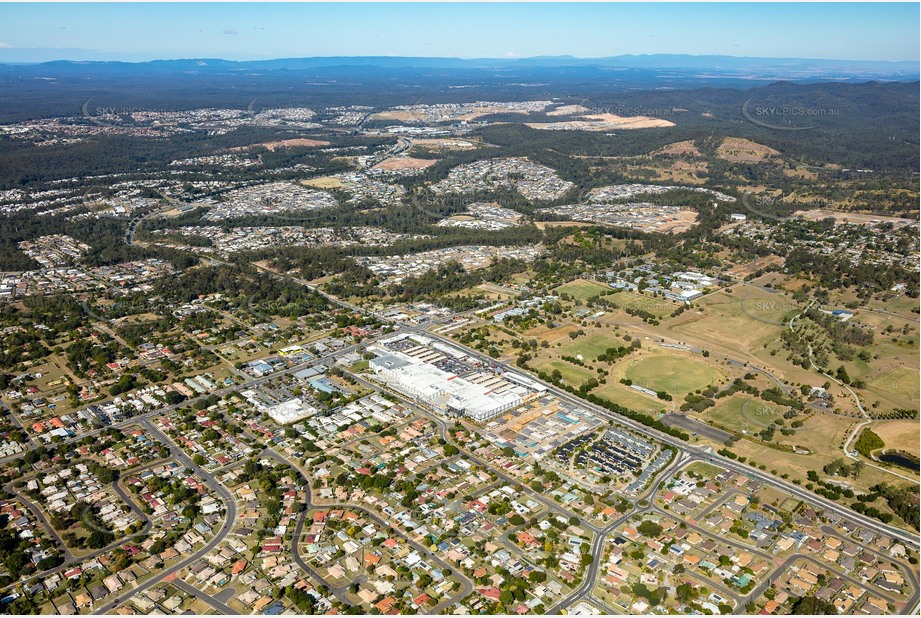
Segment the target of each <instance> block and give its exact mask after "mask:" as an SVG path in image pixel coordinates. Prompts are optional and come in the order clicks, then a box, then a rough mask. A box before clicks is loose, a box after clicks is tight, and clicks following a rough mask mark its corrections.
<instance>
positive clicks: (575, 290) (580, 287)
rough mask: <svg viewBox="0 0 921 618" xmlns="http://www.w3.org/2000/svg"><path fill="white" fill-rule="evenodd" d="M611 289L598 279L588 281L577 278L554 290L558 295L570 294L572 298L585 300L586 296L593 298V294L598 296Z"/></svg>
mask: <svg viewBox="0 0 921 618" xmlns="http://www.w3.org/2000/svg"><path fill="white" fill-rule="evenodd" d="M610 291H611V288H609V287H608V286H606V285H604V284H603V283H598V282H596V281H586V280H585V279H576V280H575V281H570V282H569V283H564V284H563V285H561V286H560V287H558V288H554V290H553V292H554V293H555V294H557V295H559V294H568V295H569V296H570V297H571V298H575V299H578V300H585V299H586V298H591V297H592V296H598V295H599V294H601V293H602V292H610Z"/></svg>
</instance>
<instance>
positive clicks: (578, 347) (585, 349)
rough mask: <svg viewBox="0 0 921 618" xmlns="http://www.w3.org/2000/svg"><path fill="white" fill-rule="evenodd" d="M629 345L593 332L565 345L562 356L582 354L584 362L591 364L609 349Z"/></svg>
mask: <svg viewBox="0 0 921 618" xmlns="http://www.w3.org/2000/svg"><path fill="white" fill-rule="evenodd" d="M628 345H630V344H628V343H627V342H626V341H624V340H623V339H621V338H620V337H616V336H614V335H613V334H610V335H608V334H604V333H597V332H594V331H592V332H588V334H586V335H583V336H581V337H579V338H578V339H576V340H575V341H573V342H572V343H567V344H564V345H563V347H562V348H560V354H561V355H562V356H578V355H579V354H581V355H582V357H583V360H585V362H589V361H594V360H595V359H597V358H598V356H599V355H600V354H602V353H604V351H605V350H607V349H608V348H616V347H620V346H628Z"/></svg>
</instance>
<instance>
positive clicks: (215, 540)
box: [93, 420, 237, 614]
mask: <svg viewBox="0 0 921 618" xmlns="http://www.w3.org/2000/svg"><path fill="white" fill-rule="evenodd" d="M142 423H143V424H144V425H145V427H146V428H147V430H148V431H150V433H151V434H153V435H155V436H156V437H157V439H158V440H160V442H161V443H162V444H164V445H167V446H169V447H170V451H171V452H172V453H173V457H174V458H175V459H176V460H178V461H179V462H180V463H182V464H183V465H184V466H185V467H187V468H189V469H191V470H193V471H194V472H195V474H196V475H198V476H199V477H200V478H201V479H202V480H203V481H204V482H205V483H206V484H207V486H208V487H209V488H210V489H212V490H213V491H214V492H216V493H217V494H218V496H220V498H221V500H222V501H223V502H224V507H225V511H224V521H223V524H222V525H221V528H220V530H219V531H218V532H217V533H216V534H215V535H214V536H213V537H212V538H211V540H210V541H208V542H207V543H206V544H205V545H204V547H202V548H201V549H199V550H198V551H196V552H194V553H192V554H191V555H189V557H188V558H185V559H184V560H181V561H180V562H178V563H176V564H174V565H173V566H172V567H170V568H169V569H164V570H163V571H161V572H159V573H157V574H156V575H155V576H153V577H151V578H150V579H148V580H146V581H144V582H143V583H141V584H139V585H138V586H136V587H135V588H133V589H132V590H131V591H130V596H134V595H136V594H140V593H141V592H143V591H145V590H147V589H149V588H152V587H153V586H156V585H157V584H159V583H160V582H162V581H163V580H164V579H165V578H166V577H168V576H170V575H172V574H174V573H179V572H180V571H182V570H183V569H185V568H187V567H189V566H191V565H193V564H195V563H196V562H198V561H199V560H201V558H202V557H204V556H205V555H207V554H208V552H210V551H211V550H213V549H214V548H215V547H217V546H218V545H220V544H221V543H222V542H223V541H224V539H225V538H227V535H228V534H230V531H231V530H232V529H233V526H234V523H235V522H236V520H237V505H236V502H234V499H233V495H231V493H230V491H229V490H228V489H227V488H226V487H224V485H222V484H221V483H220V482H218V480H217V479H216V478H214V476H213V475H212V474H210V473H208V472H207V471H205V470H203V469H202V468H200V467H199V466H197V465H196V464H195V463H194V462H193V461H192V460H191V458H189V457H188V456H187V455H186V454H185V453H184V452H183V450H182V449H181V448H180V447H179V446H178V445H176V444H175V443H174V442H173V441H172V440H171V439H170V438H169V437H168V436H167V435H166V434H164V433H163V432H162V431H160V430H159V429H157V428H156V427H154V426H153V424H152V423H150V422H149V421H147V420H144V421H142ZM177 580H178V578H177ZM128 592H129V591H126V593H128ZM123 600H124V599H122V598H121V597H119V598H117V599H113V600H112V601H110V602H108V603H106V604H105V605H103V606H101V607H99V608H97V609H96V610H95V611H94V612H93V614H105V613H108V612H110V611H112V610H113V609H115V608H116V607H118V606H119V605H120V604H121V602H122V601H123Z"/></svg>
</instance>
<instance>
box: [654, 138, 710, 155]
mask: <svg viewBox="0 0 921 618" xmlns="http://www.w3.org/2000/svg"><path fill="white" fill-rule="evenodd" d="M650 155H652V156H657V155H664V156H672V157H685V156H691V157H699V156H700V150H698V149H697V146H695V145H694V141H693V140H684V141H683V142H675V143H674V144H669V145H667V146H664V147H662V148H659V149H658V150H655V151H653V152H651V153H650Z"/></svg>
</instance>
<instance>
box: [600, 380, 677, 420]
mask: <svg viewBox="0 0 921 618" xmlns="http://www.w3.org/2000/svg"><path fill="white" fill-rule="evenodd" d="M592 392H593V393H594V394H595V395H597V396H599V397H602V398H604V399H607V400H608V401H611V402H613V403H616V404H617V405H620V406H624V407H625V408H629V409H631V410H636V411H637V412H647V413H648V412H655V413H658V411H659V410H661V409H662V408H663V407H664V404H665V402H656V401H655V400H653V399H652V398H651V397H646V396H645V395H642V394H640V393H638V392H636V391H634V390H631V389H630V388H629V387H627V386H624V385H622V384H611V383H610V382H609V383H608V384H605V385H603V386H599V387H598V388H596V389H595V390H593V391H592Z"/></svg>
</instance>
